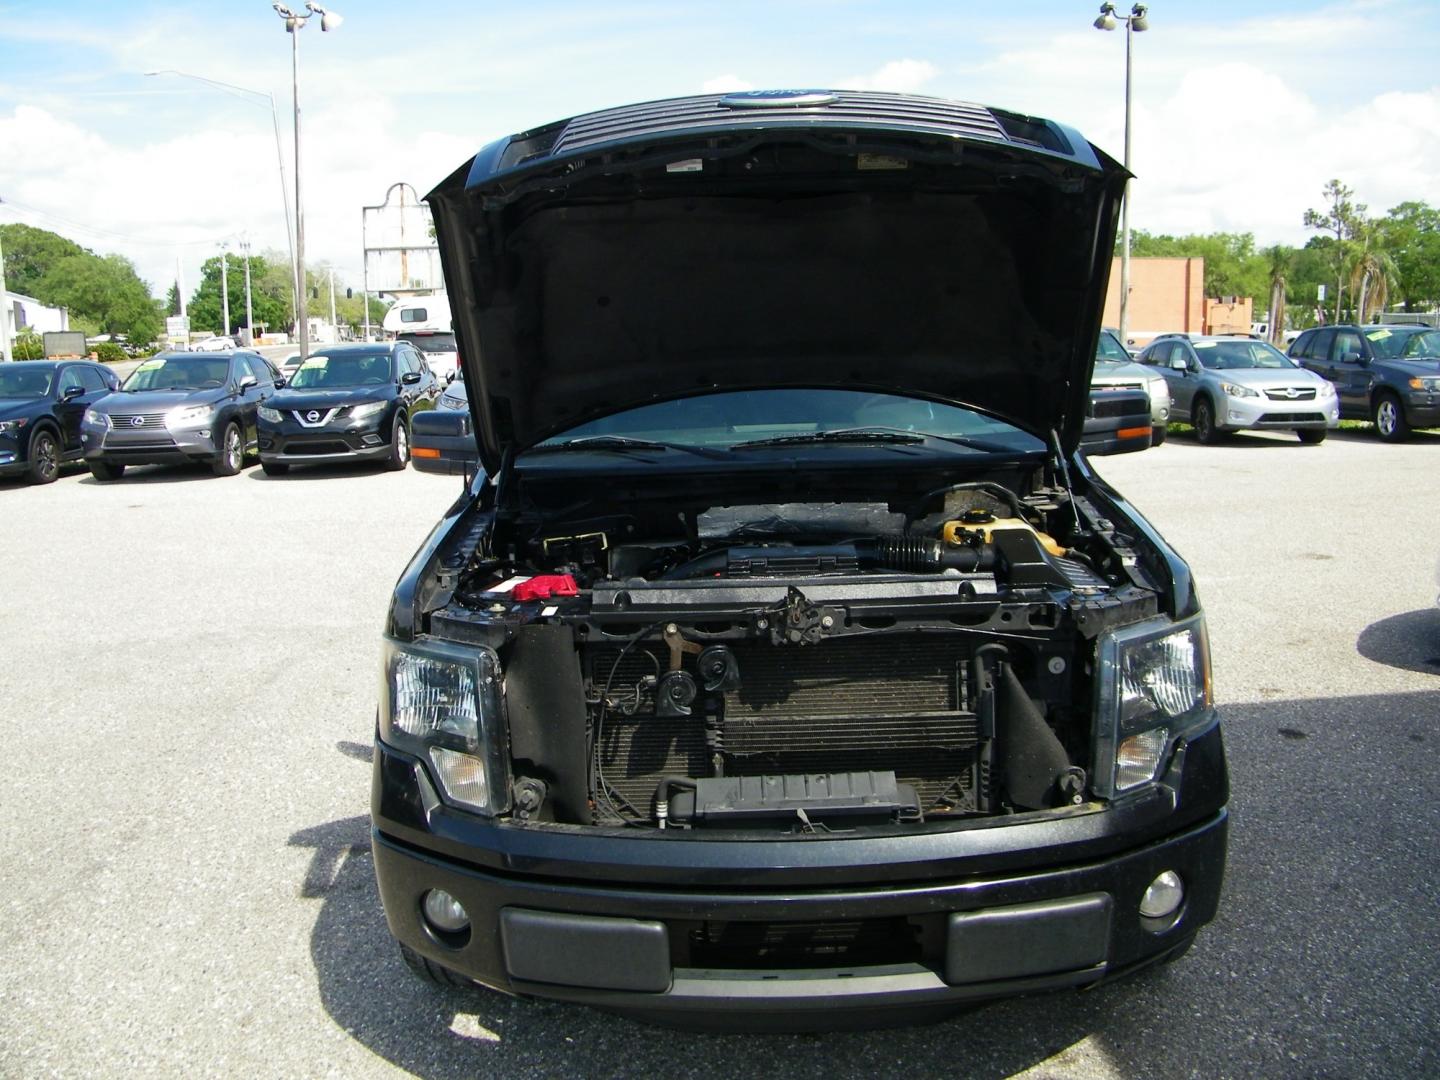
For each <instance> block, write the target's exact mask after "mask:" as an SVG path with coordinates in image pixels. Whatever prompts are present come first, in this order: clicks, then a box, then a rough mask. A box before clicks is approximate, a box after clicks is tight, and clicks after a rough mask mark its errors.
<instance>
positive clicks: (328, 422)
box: [259, 341, 440, 476]
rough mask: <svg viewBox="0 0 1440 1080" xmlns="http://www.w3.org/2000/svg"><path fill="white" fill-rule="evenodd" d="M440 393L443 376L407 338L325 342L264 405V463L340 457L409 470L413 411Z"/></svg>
mask: <svg viewBox="0 0 1440 1080" xmlns="http://www.w3.org/2000/svg"><path fill="white" fill-rule="evenodd" d="M439 396H440V384H439V382H438V381H437V380H436V378H435V376H434V374H432V373H431V371H430V368H429V367H428V366H426V364H425V361H424V359H423V357H422V355H421V353H420V350H419V349H417V348H415V346H414V345H411V344H409V343H408V342H404V341H393V342H377V343H373V344H353V345H326V346H322V347H321V349H320V351H318V352H316V353H314V354H313V355H311V356H308V357H306V359H305V360H304V361H303V362H302V363H301V364H300V366H299V367H297V368H296V369H295V374H294V375H292V376H291V377H290V379H289V382H288V383H287V384H286V385H285V387H284V388H283V389H281V391H280V392H279V393H278V394H276V395H275V396H274V397H273V398H272V399H271V400H270V402H269V403H268V404H267V405H266V407H265V408H263V409H261V410H260V416H259V441H260V467H261V468H262V469H264V470H265V473H266V475H267V476H280V475H283V474H285V473H287V472H289V471H290V466H292V465H315V464H320V463H322V462H332V463H333V462H336V461H367V460H371V461H373V460H379V461H384V462H385V463H386V464H387V465H388V466H389V468H391V469H403V468H405V466H406V465H407V464H409V462H410V420H411V417H412V416H414V415H415V414H416V413H417V412H421V411H423V410H425V409H431V408H434V406H435V399H436V398H438V397H439Z"/></svg>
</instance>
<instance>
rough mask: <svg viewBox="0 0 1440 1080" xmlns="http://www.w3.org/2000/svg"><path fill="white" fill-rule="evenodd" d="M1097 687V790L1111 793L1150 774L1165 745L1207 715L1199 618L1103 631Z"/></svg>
mask: <svg viewBox="0 0 1440 1080" xmlns="http://www.w3.org/2000/svg"><path fill="white" fill-rule="evenodd" d="M1095 686H1096V701H1095V732H1096V736H1095V771H1096V777H1095V789H1096V791H1098V792H1099V793H1100V794H1102V795H1115V794H1118V793H1120V792H1123V791H1128V790H1129V789H1131V788H1135V787H1138V786H1140V785H1141V784H1144V783H1147V782H1149V781H1150V780H1153V779H1154V778H1155V774H1156V772H1157V771H1158V770H1159V768H1160V764H1161V762H1162V761H1163V760H1164V756H1165V750H1166V748H1167V746H1169V745H1170V744H1171V742H1172V741H1173V740H1174V739H1175V738H1178V737H1179V736H1181V735H1183V734H1185V733H1186V732H1187V731H1189V730H1191V729H1193V728H1194V727H1195V726H1197V725H1198V724H1202V723H1204V722H1205V721H1206V719H1207V706H1208V705H1209V704H1210V644H1209V641H1208V639H1207V638H1206V635H1205V622H1204V619H1203V618H1202V617H1201V616H1199V615H1196V616H1194V617H1193V618H1190V619H1187V620H1185V621H1184V622H1181V623H1172V622H1170V621H1169V620H1168V619H1155V620H1151V621H1149V622H1144V623H1140V624H1138V625H1136V626H1127V627H1123V628H1121V629H1119V630H1115V631H1112V632H1111V633H1108V634H1105V635H1104V636H1103V637H1101V639H1100V643H1099V646H1098V669H1097V678H1096V680H1095Z"/></svg>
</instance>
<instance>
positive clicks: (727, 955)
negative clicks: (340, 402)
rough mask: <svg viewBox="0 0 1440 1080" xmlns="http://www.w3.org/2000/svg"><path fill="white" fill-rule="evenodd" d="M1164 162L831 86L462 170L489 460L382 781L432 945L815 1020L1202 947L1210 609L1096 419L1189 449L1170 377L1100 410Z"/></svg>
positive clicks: (404, 663)
mask: <svg viewBox="0 0 1440 1080" xmlns="http://www.w3.org/2000/svg"><path fill="white" fill-rule="evenodd" d="M1124 177H1125V174H1124V171H1123V170H1122V168H1121V167H1120V166H1119V165H1118V164H1116V162H1114V161H1113V160H1112V159H1110V158H1109V157H1107V156H1106V155H1105V154H1103V153H1102V152H1100V151H1099V150H1097V149H1096V148H1094V147H1093V146H1092V145H1091V144H1090V143H1088V142H1087V141H1086V140H1085V139H1084V138H1082V137H1081V136H1080V135H1079V134H1077V133H1076V132H1074V131H1072V130H1069V129H1066V128H1063V127H1061V126H1059V125H1056V124H1053V123H1049V122H1047V121H1043V120H1038V119H1034V118H1030V117H1025V116H1019V115H1015V114H1012V113H1008V112H1004V111H1000V110H995V109H987V108H983V107H979V106H975V105H967V104H960V103H956V102H950V101H943V100H938V99H932V98H917V97H907V96H900V95H893V94H881V93H850V92H834V93H831V92H815V91H803V92H780V93H773V92H772V93H742V94H730V95H721V96H717V95H710V96H703V97H692V98H683V99H677V100H671V101H659V102H650V103H646V104H643V105H636V106H630V107H626V108H619V109H613V110H608V111H605V112H599V113H592V114H589V115H585V116H579V117H576V118H573V119H571V120H566V121H562V122H560V123H555V124H550V125H547V126H544V127H540V128H535V129H533V130H531V131H528V132H524V133H522V134H519V135H516V136H513V137H512V138H509V139H503V140H501V141H500V142H498V143H495V144H493V145H491V146H487V147H486V148H484V149H483V150H481V151H480V152H479V153H478V154H477V155H476V156H475V158H474V159H473V160H471V161H468V162H466V163H465V164H464V165H463V166H462V167H461V168H459V169H458V170H457V171H456V172H455V173H454V174H453V175H452V176H451V177H450V178H449V179H447V180H445V181H444V182H443V183H442V184H440V186H439V187H438V188H437V189H436V190H435V191H434V192H432V193H431V195H430V204H431V206H432V208H433V211H434V217H435V223H436V229H437V236H438V241H439V245H440V251H441V257H442V261H443V265H444V271H445V277H446V283H447V287H448V290H449V295H450V296H451V298H452V303H453V308H454V319H455V332H456V336H457V338H458V340H459V349H460V355H461V357H462V365H463V368H464V385H465V387H466V389H467V392H468V403H467V404H466V405H465V406H464V407H462V408H457V409H447V410H436V411H435V412H432V413H430V414H429V415H428V416H426V417H425V418H423V422H420V421H417V425H416V430H415V444H416V450H415V454H416V456H415V462H416V465H417V467H420V468H425V469H438V470H455V471H463V472H466V473H467V483H466V486H465V489H464V492H463V494H462V496H461V497H460V498H459V499H458V501H457V502H456V503H455V504H454V506H453V507H452V508H451V509H450V511H449V512H448V513H447V515H446V516H445V517H444V519H443V520H442V521H441V522H440V523H439V524H438V525H437V526H436V528H435V530H434V531H433V533H432V534H431V536H430V538H429V539H428V540H427V541H426V543H425V544H424V545H423V546H422V548H421V549H420V550H419V551H418V552H417V553H416V555H415V557H414V559H413V561H412V562H411V564H410V565H409V567H408V568H407V569H406V570H405V572H404V573H403V574H402V576H401V578H400V580H399V583H398V585H397V587H396V590H395V594H394V598H393V602H392V605H391V608H390V613H389V618H388V623H387V630H386V642H385V659H384V677H383V679H382V698H381V701H380V705H379V722H378V731H377V741H376V749H375V764H374V782H373V791H372V796H373V804H372V811H373V824H374V831H373V843H374V853H375V865H376V873H377V876H378V879H379V886H380V893H381V896H382V899H383V902H384V906H385V912H386V916H387V918H388V921H389V925H390V929H391V931H392V932H393V933H394V935H395V937H396V938H397V939H398V941H399V943H400V946H401V949H402V951H403V953H404V955H405V957H406V959H407V961H408V962H409V963H410V964H411V966H412V967H413V968H414V969H415V970H416V971H417V972H419V973H420V974H422V975H424V976H426V977H428V978H431V979H436V980H439V981H441V982H449V983H461V984H467V985H468V984H471V983H479V984H483V985H484V986H488V987H491V988H493V989H496V990H500V991H504V992H508V993H513V994H520V995H528V996H534V997H542V998H553V999H564V1000H569V1001H575V1002H584V1003H588V1004H591V1005H596V1006H600V1007H605V1008H610V1009H614V1010H619V1011H622V1012H626V1013H630V1014H634V1015H639V1016H643V1017H648V1018H651V1019H655V1020H661V1021H664V1022H666V1023H674V1024H687V1025H702V1026H739V1027H761V1026H772V1027H773V1026H787V1027H797V1028H821V1027H829V1026H835V1025H845V1026H853V1025H856V1024H859V1025H867V1024H880V1023H886V1022H890V1021H891V1020H893V1019H908V1018H911V1017H915V1018H918V1017H921V1016H928V1015H930V1014H932V1013H934V1012H936V1011H944V1010H948V1009H954V1008H956V1007H957V1006H961V1005H963V1004H965V1003H968V1002H971V1001H974V1000H976V999H983V998H989V997H997V996H1002V995H1008V994H1016V993H1023V992H1028V991H1034V990H1042V989H1051V988H1057V987H1068V986H1080V985H1083V984H1088V983H1094V982H1096V981H1097V980H1100V979H1103V978H1107V977H1110V976H1113V975H1117V974H1119V973H1122V972H1126V971H1129V970H1132V969H1134V968H1136V967H1139V966H1141V965H1144V964H1147V963H1151V962H1155V961H1163V960H1167V959H1173V958H1174V957H1176V956H1178V955H1179V954H1181V953H1182V952H1184V951H1185V950H1186V949H1187V948H1188V947H1189V946H1190V944H1191V942H1192V940H1193V939H1194V937H1195V934H1196V931H1197V930H1199V929H1200V928H1201V927H1202V926H1204V925H1205V924H1206V923H1207V922H1209V921H1210V920H1211V918H1212V917H1213V916H1214V914H1215V911H1216V907H1217V904H1218V903H1219V897H1220V891H1221V880H1222V876H1223V868H1224V861H1225V846H1226V823H1227V817H1226V802H1227V792H1228V788H1227V774H1226V765H1225V755H1224V751H1223V748H1222V743H1221V733H1220V724H1219V717H1218V715H1217V713H1216V711H1215V708H1214V705H1213V702H1212V697H1211V682H1210V666H1209V665H1210V660H1209V651H1208V645H1207V638H1206V631H1205V622H1204V619H1203V616H1202V614H1201V610H1200V603H1199V600H1198V598H1197V595H1196V590H1195V585H1194V582H1193V581H1192V579H1191V575H1190V572H1189V570H1188V568H1187V567H1186V565H1185V563H1184V562H1183V561H1182V560H1181V559H1180V557H1179V556H1178V555H1177V554H1176V553H1175V552H1174V551H1173V550H1172V549H1171V548H1170V547H1169V546H1168V545H1167V544H1166V543H1165V541H1164V540H1163V539H1162V538H1161V537H1160V535H1159V534H1158V533H1157V532H1156V530H1155V529H1154V528H1153V527H1152V526H1151V525H1149V524H1148V523H1147V522H1146V521H1145V520H1144V518H1142V517H1141V516H1140V515H1139V513H1137V512H1136V510H1135V509H1134V508H1133V507H1131V506H1130V505H1129V504H1128V503H1127V502H1126V501H1125V499H1124V498H1123V496H1121V495H1120V494H1119V493H1118V492H1117V491H1115V490H1114V489H1113V488H1112V487H1110V486H1109V485H1108V484H1106V483H1105V482H1104V481H1103V480H1101V479H1100V478H1099V477H1098V476H1097V475H1096V474H1095V473H1094V472H1093V471H1092V470H1091V469H1090V467H1089V466H1088V464H1087V462H1086V455H1085V452H1084V450H1083V448H1082V440H1083V439H1085V438H1086V437H1087V433H1088V436H1089V437H1091V438H1092V440H1094V439H1098V440H1099V441H1101V442H1106V441H1107V440H1108V441H1109V442H1110V443H1111V444H1112V445H1111V446H1110V448H1111V449H1114V448H1117V447H1116V446H1115V445H1113V444H1115V443H1117V442H1123V441H1124V440H1123V439H1121V438H1120V437H1119V435H1118V434H1114V433H1113V432H1112V435H1111V436H1106V434H1105V432H1106V431H1107V430H1109V429H1115V430H1116V431H1118V429H1119V428H1120V427H1121V426H1123V425H1126V424H1131V423H1132V421H1133V422H1134V426H1136V427H1138V428H1139V429H1140V430H1137V431H1136V432H1135V433H1134V434H1135V435H1136V436H1138V437H1139V439H1140V441H1142V442H1143V445H1148V443H1149V434H1148V428H1147V427H1146V425H1147V424H1148V411H1147V410H1148V405H1147V404H1144V403H1143V402H1144V398H1145V395H1144V394H1143V392H1137V394H1138V399H1139V400H1137V401H1133V402H1127V401H1125V400H1124V399H1123V394H1122V397H1121V398H1117V399H1115V400H1114V402H1113V403H1110V399H1109V398H1106V397H1104V395H1102V398H1101V400H1103V401H1105V402H1107V404H1106V405H1105V406H1104V407H1103V408H1101V409H1099V410H1098V411H1099V412H1100V413H1102V414H1104V415H1099V416H1097V415H1095V414H1096V412H1097V410H1096V408H1094V407H1092V406H1091V404H1090V400H1089V383H1090V372H1091V366H1092V363H1093V361H1094V357H1095V349H1096V339H1097V335H1098V333H1099V330H1100V315H1101V304H1102V300H1103V298H1104V295H1105V288H1106V284H1107V275H1108V272H1109V267H1110V253H1111V251H1112V248H1113V239H1114V231H1115V222H1116V214H1117V211H1118V207H1119V202H1120V198H1121V193H1122V190H1123V184H1124ZM1142 416H1143V417H1144V419H1140V417H1142ZM1107 425H1108V427H1107Z"/></svg>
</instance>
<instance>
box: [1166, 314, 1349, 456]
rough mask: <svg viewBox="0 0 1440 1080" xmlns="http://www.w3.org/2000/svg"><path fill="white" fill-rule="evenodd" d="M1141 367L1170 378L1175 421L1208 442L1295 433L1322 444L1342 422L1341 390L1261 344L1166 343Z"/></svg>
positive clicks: (1241, 340)
mask: <svg viewBox="0 0 1440 1080" xmlns="http://www.w3.org/2000/svg"><path fill="white" fill-rule="evenodd" d="M1140 363H1141V364H1143V365H1145V366H1146V367H1149V368H1151V369H1153V370H1155V371H1158V372H1159V373H1160V374H1161V375H1162V376H1163V377H1164V378H1165V381H1166V382H1167V383H1168V384H1169V386H1170V401H1171V404H1170V408H1171V412H1172V414H1173V416H1174V418H1175V419H1177V420H1184V421H1188V422H1189V423H1190V424H1191V425H1193V426H1194V428H1195V437H1196V438H1197V439H1199V440H1200V441H1201V442H1202V443H1206V444H1213V443H1217V442H1221V441H1222V440H1224V439H1225V438H1226V437H1227V436H1229V435H1230V434H1231V433H1232V432H1235V431H1241V430H1247V429H1248V430H1254V431H1263V430H1271V429H1281V430H1290V431H1293V432H1295V434H1296V435H1298V436H1299V437H1300V441H1301V442H1303V443H1319V442H1324V441H1325V433H1326V432H1327V431H1329V429H1331V428H1333V427H1338V426H1339V424H1340V405H1339V401H1338V400H1337V399H1336V397H1335V387H1333V386H1331V385H1330V384H1329V383H1328V382H1326V381H1325V380H1324V379H1322V378H1321V377H1320V376H1319V375H1316V374H1315V373H1314V372H1313V371H1306V370H1305V369H1304V368H1302V367H1299V366H1297V365H1296V363H1295V362H1294V361H1293V360H1291V359H1290V358H1289V357H1288V356H1286V355H1285V354H1284V353H1282V352H1280V351H1279V350H1278V349H1276V348H1274V347H1273V346H1270V345H1267V344H1266V343H1265V342H1263V341H1256V340H1255V339H1254V338H1245V337H1197V338H1195V339H1193V340H1191V339H1189V338H1184V337H1167V338H1161V339H1159V340H1157V341H1153V342H1151V343H1150V344H1149V345H1148V346H1146V348H1145V350H1144V351H1143V352H1142V353H1141V354H1140Z"/></svg>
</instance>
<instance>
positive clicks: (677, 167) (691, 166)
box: [665, 157, 705, 172]
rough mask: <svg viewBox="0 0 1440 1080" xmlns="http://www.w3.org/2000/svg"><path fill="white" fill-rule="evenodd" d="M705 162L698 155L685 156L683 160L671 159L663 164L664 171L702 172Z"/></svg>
mask: <svg viewBox="0 0 1440 1080" xmlns="http://www.w3.org/2000/svg"><path fill="white" fill-rule="evenodd" d="M704 170H705V162H703V161H701V160H700V159H699V158H698V157H692V158H686V159H685V160H684V161H672V162H670V164H668V165H666V166H665V171H666V172H703V171H704Z"/></svg>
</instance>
